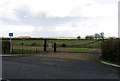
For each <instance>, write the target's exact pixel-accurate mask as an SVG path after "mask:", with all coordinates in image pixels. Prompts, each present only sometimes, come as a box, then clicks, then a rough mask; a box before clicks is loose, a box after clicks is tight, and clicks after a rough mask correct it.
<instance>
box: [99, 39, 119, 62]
mask: <svg viewBox="0 0 120 81" xmlns="http://www.w3.org/2000/svg"><path fill="white" fill-rule="evenodd" d="M119 46H120V40H119V39H110V40H106V41H104V42H103V43H102V45H101V51H102V56H101V57H102V59H103V60H107V61H111V62H119V63H120V47H119Z"/></svg>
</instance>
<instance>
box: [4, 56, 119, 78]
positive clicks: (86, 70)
mask: <svg viewBox="0 0 120 81" xmlns="http://www.w3.org/2000/svg"><path fill="white" fill-rule="evenodd" d="M58 56H59V55H58ZM66 57H67V56H66ZM73 57H74V56H73ZM76 57H78V56H76ZM2 63H3V65H2V67H3V70H2V71H3V72H2V73H3V75H2V76H3V78H5V79H118V78H119V77H118V68H116V67H112V66H107V65H104V64H102V63H100V62H99V61H98V60H92V59H88V58H85V57H81V58H80V57H79V59H78V58H77V59H73V58H57V57H54V58H51V57H50V55H48V57H47V56H42V55H34V56H4V57H3V58H2Z"/></svg>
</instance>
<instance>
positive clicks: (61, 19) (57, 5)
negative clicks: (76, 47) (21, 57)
mask: <svg viewBox="0 0 120 81" xmlns="http://www.w3.org/2000/svg"><path fill="white" fill-rule="evenodd" d="M118 1H119V0H0V36H3V37H8V36H9V33H11V32H12V33H13V34H14V37H17V36H31V37H77V36H81V37H85V36H86V35H94V34H95V33H101V32H104V34H105V36H106V37H109V36H118Z"/></svg>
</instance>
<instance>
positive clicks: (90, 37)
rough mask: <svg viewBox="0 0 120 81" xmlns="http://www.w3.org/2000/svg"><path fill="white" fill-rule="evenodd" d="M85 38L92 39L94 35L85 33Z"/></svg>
mask: <svg viewBox="0 0 120 81" xmlns="http://www.w3.org/2000/svg"><path fill="white" fill-rule="evenodd" d="M85 39H94V36H93V35H91V36H90V35H87V36H86V37H85Z"/></svg>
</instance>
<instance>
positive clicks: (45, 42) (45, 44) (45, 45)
mask: <svg viewBox="0 0 120 81" xmlns="http://www.w3.org/2000/svg"><path fill="white" fill-rule="evenodd" d="M46 47H47V39H45V41H44V51H47V50H46Z"/></svg>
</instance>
